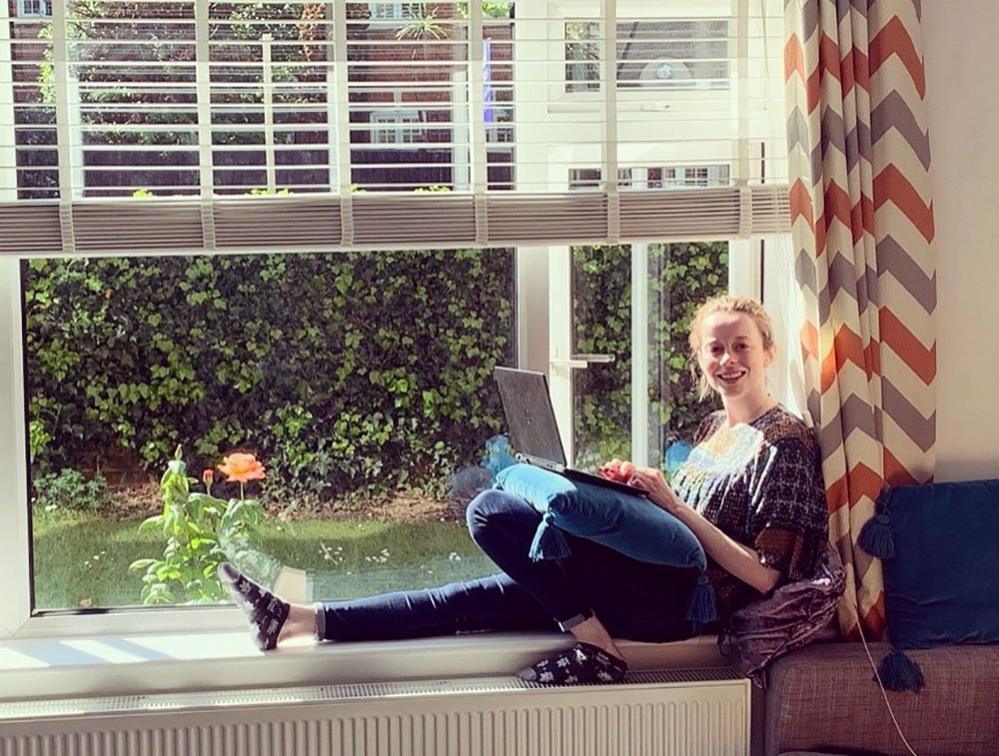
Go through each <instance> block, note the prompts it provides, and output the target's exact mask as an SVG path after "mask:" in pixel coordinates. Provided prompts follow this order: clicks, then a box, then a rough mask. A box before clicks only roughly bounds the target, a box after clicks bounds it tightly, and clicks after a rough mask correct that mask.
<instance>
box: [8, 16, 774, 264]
mask: <svg viewBox="0 0 999 756" xmlns="http://www.w3.org/2000/svg"><path fill="white" fill-rule="evenodd" d="M4 5H6V4H4ZM387 5H392V6H393V7H394V6H395V5H400V7H402V8H403V10H404V11H405V12H404V13H399V14H396V13H394V12H393V13H386V12H385V7H386V6H387ZM52 11H53V15H52V17H51V18H19V17H13V18H4V19H3V24H4V27H5V29H4V34H2V35H0V46H2V47H3V48H4V49H3V50H2V54H0V176H2V182H0V229H2V233H0V253H4V254H13V255H19V256H31V255H64V254H76V253H80V254H87V255H96V254H126V253H129V254H132V253H181V252H183V253H195V252H199V251H202V252H229V251H231V252H244V251H255V250H259V251H281V250H288V251H294V250H310V251H322V250H328V249H344V248H366V247H370V248H376V247H382V248H384V247H388V246H392V247H441V246H449V247H460V246H477V245H478V246H485V245H500V244H502V245H511V244H531V243H570V242H576V243H581V242H613V241H641V240H656V241H668V240H671V239H684V240H691V239H702V238H704V239H723V238H739V237H741V238H746V237H749V236H752V235H759V234H769V233H775V232H780V231H783V230H786V229H787V227H788V218H787V216H788V203H787V187H786V184H787V180H786V176H787V168H786V147H785V137H784V125H783V124H784V112H783V105H782V96H783V81H782V73H783V68H782V65H783V64H782V48H783V45H782V36H783V35H782V15H783V11H782V7H781V3H780V2H779V0H739V1H738V2H731V1H730V0H726V1H725V2H718V1H716V0H686V1H684V2H681V1H679V0H664V1H662V2H657V3H647V2H621V1H616V0H603V1H602V2H597V1H596V0H543V1H542V0H519V1H517V2H503V1H502V0H487V1H486V2H481V3H480V2H472V3H469V2H429V1H425V2H413V3H404V4H386V3H379V2H370V3H366V2H342V1H340V0H337V1H336V2H333V1H330V0H327V1H326V2H306V1H304V0H298V1H295V0H232V1H231V2H209V1H208V0H87V2H82V1H81V2H74V1H73V0H67V1H66V2H62V3H55V4H53V6H52ZM608 82H613V85H610V86H609V85H608ZM401 113H409V114H413V113H415V114H418V120H414V119H412V118H409V117H406V118H402V117H400V114H401ZM389 132H391V138H389Z"/></svg>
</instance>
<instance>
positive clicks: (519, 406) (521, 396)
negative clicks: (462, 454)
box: [493, 367, 647, 496]
mask: <svg viewBox="0 0 999 756" xmlns="http://www.w3.org/2000/svg"><path fill="white" fill-rule="evenodd" d="M493 376H494V377H495V378H496V385H497V386H499V392H500V401H501V402H502V403H503V414H504V415H506V424H507V427H508V428H509V430H510V443H511V445H512V446H513V448H514V449H516V451H517V455H516V458H517V460H518V461H520V462H526V463H527V464H529V465H534V466H535V467H541V468H543V469H545V470H551V471H552V472H556V473H558V474H559V475H562V476H564V477H566V478H568V479H569V480H573V481H580V482H582V483H589V484H590V485H594V486H601V487H603V488H612V489H614V490H616V491H620V492H621V493H627V494H631V495H633V496H645V494H646V493H647V492H646V491H645V489H642V488H636V487H635V486H629V485H628V484H626V483H619V482H618V481H616V480H608V479H607V478H603V477H601V476H599V475H594V474H592V473H588V472H583V471H582V470H574V469H572V468H571V467H567V466H566V464H565V461H566V460H565V449H564V448H563V447H562V437H561V436H560V435H559V432H558V424H557V423H556V421H555V409H554V408H553V407H552V399H551V394H550V393H549V391H548V377H547V376H546V375H545V374H544V373H537V372H534V371H532V370H518V369H516V368H504V367H498V368H496V369H495V370H494V371H493Z"/></svg>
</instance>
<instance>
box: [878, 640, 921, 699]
mask: <svg viewBox="0 0 999 756" xmlns="http://www.w3.org/2000/svg"><path fill="white" fill-rule="evenodd" d="M878 676H879V677H880V678H881V684H882V685H884V686H885V690H894V691H896V692H900V691H903V690H911V691H913V692H914V693H918V692H919V690H920V689H921V688H922V687H923V685H924V684H925V681H924V680H923V671H922V670H921V669H920V668H919V665H918V664H916V662H914V661H913V660H912V659H910V658H909V657H908V656H906V655H905V654H904V653H902V652H901V651H899V650H898V649H897V648H895V649H892V651H891V653H889V654H888V655H887V656H885V658H884V659H882V660H881V664H880V665H878Z"/></svg>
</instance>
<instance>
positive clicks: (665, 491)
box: [628, 466, 690, 516]
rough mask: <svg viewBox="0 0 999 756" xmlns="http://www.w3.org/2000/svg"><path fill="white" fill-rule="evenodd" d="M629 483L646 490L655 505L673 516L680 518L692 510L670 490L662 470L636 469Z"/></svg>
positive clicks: (652, 468) (651, 468)
mask: <svg viewBox="0 0 999 756" xmlns="http://www.w3.org/2000/svg"><path fill="white" fill-rule="evenodd" d="M628 483H629V484H630V485H632V486H636V487H637V488H644V489H645V490H646V491H648V497H649V499H650V500H651V501H652V502H653V503H654V504H657V505H659V506H660V507H662V508H663V509H665V510H666V511H667V512H669V513H670V514H671V515H676V516H679V515H680V513H681V512H682V511H683V510H685V509H690V507H688V506H687V505H686V504H685V503H684V502H683V501H682V500H681V499H680V497H679V496H677V495H676V492H675V491H673V489H672V488H670V486H669V483H667V482H666V477H665V476H664V475H663V473H662V470H657V469H656V468H654V467H637V466H636V467H635V471H634V473H632V476H631V480H629V481H628Z"/></svg>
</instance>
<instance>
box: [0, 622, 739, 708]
mask: <svg viewBox="0 0 999 756" xmlns="http://www.w3.org/2000/svg"><path fill="white" fill-rule="evenodd" d="M570 643H571V637H570V636H568V635H560V634H555V633H551V634H525V633H482V634H477V635H464V636H457V637H453V636H449V637H438V638H423V639H419V640H407V641H379V642H371V643H323V644H318V645H317V644H314V643H312V642H311V641H305V642H302V643H300V644H289V645H287V646H284V647H282V648H280V649H278V650H276V651H271V652H268V653H266V654H265V653H261V652H260V651H258V650H257V649H256V647H255V646H254V645H253V643H252V641H251V640H250V638H249V635H248V634H247V633H246V632H245V631H240V632H231V631H225V632H192V633H171V634H160V635H156V634H132V635H124V634H122V635H100V636H78V637H69V636H65V637H59V638H51V637H50V638H30V639H19V640H9V641H3V642H0V679H2V680H3V685H2V686H0V701H19V700H28V699H33V698H51V697H59V698H67V697H86V696H97V695H135V694H142V693H163V692H177V691H186V690H208V689H222V688H241V687H255V688H260V687H280V686H288V685H321V684H332V683H348V682H377V681H387V680H413V679H441V678H457V677H476V676H491V675H508V674H512V673H513V672H515V671H516V670H518V669H521V668H523V667H525V666H527V665H528V664H531V663H532V662H534V661H537V659H538V658H540V657H542V656H544V655H545V654H548V653H551V652H552V651H554V650H556V649H559V648H564V647H566V646H568V645H569V644H570ZM619 646H620V648H621V650H622V651H623V652H624V654H625V656H626V657H627V659H628V662H629V665H630V666H631V668H632V669H667V668H674V669H675V668H682V667H693V666H722V665H726V664H727V662H726V661H725V660H724V658H723V657H721V655H720V654H719V653H718V649H717V645H716V638H715V636H699V637H696V638H691V639H689V640H685V641H680V642H676V643H663V644H650V643H635V642H630V641H622V642H621V643H620V644H619Z"/></svg>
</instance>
